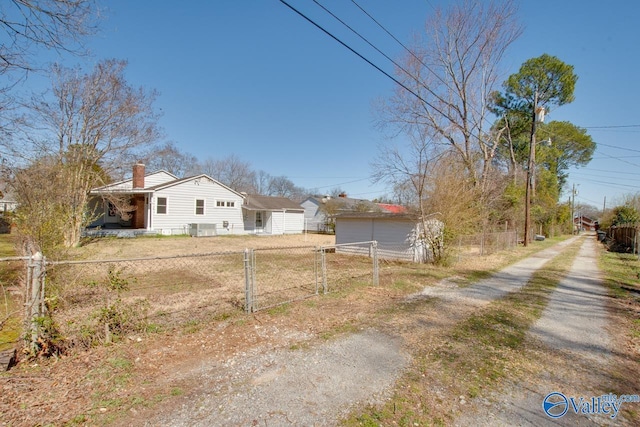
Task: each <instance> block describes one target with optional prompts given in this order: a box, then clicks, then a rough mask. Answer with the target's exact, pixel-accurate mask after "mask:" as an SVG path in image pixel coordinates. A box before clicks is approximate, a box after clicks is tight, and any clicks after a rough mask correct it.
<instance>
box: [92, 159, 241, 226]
mask: <svg viewBox="0 0 640 427" xmlns="http://www.w3.org/2000/svg"><path fill="white" fill-rule="evenodd" d="M144 169H145V168H144V165H143V164H136V165H135V166H134V168H133V176H132V178H131V179H128V180H124V181H120V182H116V183H113V184H109V185H105V186H103V187H99V188H95V189H93V190H91V193H90V194H91V195H92V196H94V198H93V201H92V208H93V211H94V212H95V216H96V219H95V221H93V222H92V223H91V225H90V228H93V229H99V230H105V229H106V230H108V229H119V230H122V229H125V230H132V231H133V233H134V234H144V233H158V234H166V235H170V234H189V233H191V234H193V235H221V234H244V233H245V230H244V221H243V213H242V206H243V203H244V195H242V194H241V193H238V192H237V191H234V190H232V189H231V188H229V187H227V186H225V185H223V184H221V183H220V182H218V181H216V180H215V179H213V178H211V177H209V176H208V175H205V174H201V175H196V176H192V177H187V178H181V179H178V178H177V177H176V176H175V175H172V174H170V173H168V172H166V171H158V172H154V173H151V174H146V175H145V170H144ZM113 196H119V197H120V198H125V199H127V198H128V199H129V200H130V205H131V212H130V213H129V214H122V213H121V212H119V211H118V209H117V208H116V207H115V206H114V205H113V204H112V203H111V202H110V201H109V199H110V197H111V198H112V197H113ZM201 231H205V232H204V233H202V234H201ZM194 233H195V234H194Z"/></svg>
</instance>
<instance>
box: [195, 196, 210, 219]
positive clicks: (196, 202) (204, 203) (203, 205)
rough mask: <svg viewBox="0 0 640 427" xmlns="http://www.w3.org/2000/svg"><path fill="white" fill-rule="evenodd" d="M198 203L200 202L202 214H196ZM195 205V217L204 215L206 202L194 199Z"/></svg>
mask: <svg viewBox="0 0 640 427" xmlns="http://www.w3.org/2000/svg"><path fill="white" fill-rule="evenodd" d="M198 202H202V213H198ZM195 204H196V206H195V215H197V216H201V215H205V212H206V210H205V209H206V205H207V202H206V201H205V199H196V201H195Z"/></svg>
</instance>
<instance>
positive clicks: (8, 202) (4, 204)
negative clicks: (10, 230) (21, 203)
mask: <svg viewBox="0 0 640 427" xmlns="http://www.w3.org/2000/svg"><path fill="white" fill-rule="evenodd" d="M8 187H9V186H8V184H7V183H6V182H0V215H2V214H5V213H7V212H13V211H14V210H15V209H16V207H18V202H16V199H15V197H13V193H11V190H10V189H9V188H8Z"/></svg>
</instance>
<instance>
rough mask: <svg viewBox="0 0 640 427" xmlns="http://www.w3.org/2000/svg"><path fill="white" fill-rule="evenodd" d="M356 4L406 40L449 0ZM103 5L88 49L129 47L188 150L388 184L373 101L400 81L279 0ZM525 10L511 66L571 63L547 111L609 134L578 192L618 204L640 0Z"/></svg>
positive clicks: (362, 187)
mask: <svg viewBox="0 0 640 427" xmlns="http://www.w3.org/2000/svg"><path fill="white" fill-rule="evenodd" d="M288 1H289V3H291V4H292V5H293V6H295V7H296V8H298V9H299V10H301V11H302V12H304V13H305V14H307V15H308V16H309V17H311V18H312V19H314V20H316V21H317V22H318V23H320V24H321V25H323V26H325V27H326V28H327V29H329V30H330V31H331V32H334V33H335V34H336V35H337V36H338V37H340V38H341V39H342V40H344V41H345V42H347V43H348V44H350V45H352V46H353V47H354V48H355V49H356V50H358V51H360V52H361V53H363V54H364V55H365V56H367V57H368V58H369V59H371V60H372V61H373V62H375V63H376V64H377V65H378V66H380V67H381V68H383V69H385V70H386V71H387V72H389V73H391V72H392V70H393V67H392V64H390V63H389V61H387V60H386V59H384V58H383V57H381V56H380V55H379V54H377V53H375V52H374V51H373V50H372V49H371V48H369V47H367V46H365V45H364V44H363V43H362V42H361V41H359V40H357V38H356V37H355V36H354V35H352V34H351V33H350V32H348V30H346V29H344V28H343V27H341V25H340V24H339V23H337V22H336V21H335V20H334V19H333V18H332V17H331V16H329V15H327V14H326V13H325V12H323V11H322V10H321V9H320V8H319V7H318V6H317V5H316V4H314V2H313V1H311V0H288ZM321 3H322V4H323V5H324V6H325V7H327V8H329V9H331V10H332V11H334V12H335V13H336V14H337V15H338V16H340V18H341V19H343V20H344V21H346V22H347V23H349V24H350V25H352V26H353V27H355V28H356V29H357V30H358V31H359V32H361V33H362V34H364V35H366V36H367V37H368V38H369V39H370V40H371V41H372V42H373V43H375V44H376V45H377V46H378V47H379V48H380V49H382V50H383V51H385V53H387V54H388V55H389V56H391V57H394V58H397V57H398V56H399V55H400V54H401V53H402V48H401V47H400V46H399V45H397V44H396V43H395V42H393V40H391V39H390V38H389V37H388V36H387V35H385V34H384V33H383V32H382V31H380V30H379V29H378V28H377V27H375V24H373V23H372V22H371V21H370V20H369V19H368V18H367V17H366V16H365V15H363V14H362V13H361V12H360V11H359V10H358V9H357V8H356V7H355V6H354V5H353V4H352V3H351V2H350V1H347V0H322V1H321ZM358 3H359V4H360V5H361V6H363V7H364V8H365V9H366V10H367V11H368V12H369V13H371V14H372V15H373V16H374V17H375V18H376V19H378V20H379V21H380V22H381V23H382V24H384V25H385V27H387V29H389V30H390V31H391V32H392V33H393V34H394V35H395V36H396V37H397V38H399V39H400V40H402V41H405V42H406V41H408V40H409V38H410V36H411V34H412V33H413V32H416V31H419V30H420V29H421V27H422V25H423V23H424V20H425V18H426V17H427V15H428V14H430V13H432V12H433V7H434V6H436V5H439V4H446V3H447V2H446V1H444V0H442V1H438V0H402V1H388V0H359V1H358ZM104 4H105V8H106V10H105V19H104V20H103V21H102V22H101V32H100V34H99V35H97V36H95V37H93V38H92V39H91V40H90V41H89V43H88V47H89V48H90V49H91V51H92V54H93V56H92V58H88V59H85V60H84V61H85V62H86V63H87V64H88V65H90V64H91V63H92V61H96V60H98V59H102V58H119V59H126V60H128V61H129V68H128V73H127V75H128V78H129V80H130V82H131V83H132V84H134V85H142V86H145V87H147V88H154V89H156V90H158V91H159V92H160V97H159V99H158V102H157V107H158V108H160V109H162V113H163V117H162V119H161V123H160V124H161V126H162V127H163V128H164V130H165V133H166V137H167V139H168V140H171V141H174V142H175V143H176V145H177V146H178V147H179V148H180V149H181V150H183V151H186V152H189V153H192V154H194V155H196V156H198V157H199V158H202V159H204V158H208V157H211V158H214V159H222V158H225V157H228V156H230V155H236V156H237V157H239V158H240V159H242V160H244V161H246V162H249V163H250V164H251V165H252V167H253V168H254V169H255V170H264V171H266V172H267V173H269V174H270V175H273V176H281V175H284V176H287V177H288V178H290V179H291V180H292V181H293V182H295V183H296V184H297V185H299V186H302V187H305V188H317V189H318V190H319V191H320V192H329V191H330V190H331V189H333V188H336V187H340V188H342V189H343V190H345V191H346V192H347V193H348V195H349V196H351V197H358V198H368V199H372V198H375V197H377V196H380V195H382V194H385V193H388V191H387V189H386V188H385V187H384V185H383V184H375V185H374V184H372V183H371V181H370V179H369V177H370V175H371V172H372V171H371V167H370V163H371V161H372V160H373V159H374V157H375V156H376V154H377V152H378V146H379V144H381V143H385V139H384V137H383V135H382V134H381V133H380V132H379V131H378V130H376V129H375V127H374V122H373V120H374V114H373V110H372V108H373V107H372V103H373V102H374V101H375V100H376V99H379V98H384V97H386V96H388V95H390V94H391V92H392V90H393V86H394V83H393V82H392V81H391V80H389V79H388V78H387V77H385V76H384V75H383V74H381V73H380V72H379V71H377V70H375V69H374V68H372V67H371V66H370V65H368V64H366V63H365V62H364V61H363V60H362V59H360V58H358V57H357V56H355V55H354V54H353V53H351V52H349V51H348V50H347V49H345V48H344V47H343V46H341V45H339V44H338V43H337V42H336V41H334V40H332V39H331V38H330V37H328V36H327V35H326V34H324V33H322V32H321V31H320V30H318V29H317V28H315V27H314V26H312V25H311V24H310V23H308V22H306V21H305V20H304V19H303V18H301V17H300V16H298V15H297V14H295V13H294V12H293V11H291V10H290V9H289V8H287V7H286V6H285V5H283V4H282V3H281V2H279V1H278V0H245V1H237V0H216V1H204V0H201V1H182V2H161V1H151V0H147V1H142V0H138V1H130V0H112V1H109V2H104ZM520 18H521V22H522V23H523V25H524V26H525V31H524V34H523V35H522V36H521V37H520V39H519V40H518V41H517V42H516V43H515V44H514V45H513V46H512V47H511V49H510V50H509V52H508V54H507V56H506V58H505V61H504V64H503V65H504V69H503V72H504V77H505V78H506V77H507V76H508V75H509V74H512V73H514V72H516V71H517V70H518V68H519V67H520V65H521V64H522V63H523V62H524V61H525V60H527V59H529V58H532V57H536V56H539V55H541V54H543V53H548V54H551V55H555V56H557V57H559V58H560V59H561V60H563V61H564V62H566V63H568V64H571V65H573V66H574V67H575V72H576V74H578V76H579V79H578V83H577V87H576V92H575V97H576V100H575V101H574V102H573V103H572V104H570V105H567V106H563V107H560V108H558V109H557V110H555V111H553V112H552V113H551V115H550V116H549V119H550V120H568V121H571V122H572V123H574V124H576V125H578V126H582V127H587V128H589V129H588V130H589V133H590V134H591V135H592V136H593V138H594V140H595V141H596V142H598V143H601V144H602V145H600V146H599V147H598V149H597V151H596V153H595V155H594V160H593V161H592V162H591V163H590V164H589V165H588V166H587V167H584V168H581V169H579V170H576V171H572V172H571V175H570V177H569V181H568V182H569V186H572V185H573V184H576V185H577V188H578V191H579V193H578V196H577V198H576V202H581V203H588V204H592V205H594V206H597V207H600V208H601V207H602V205H603V202H604V198H605V197H606V200H607V205H608V206H611V205H612V204H613V203H614V202H616V201H619V200H621V198H622V196H623V195H624V194H626V193H635V192H639V191H640V144H637V141H638V139H639V137H640V126H638V125H640V114H639V110H640V109H639V108H638V105H637V102H638V99H639V98H640V85H639V84H638V82H637V78H638V69H639V68H640V67H639V61H640V59H639V58H640V56H639V55H638V46H639V45H640V30H639V25H638V22H640V3H639V2H630V1H623V0H612V1H610V2H607V3H604V2H601V1H599V2H596V1H592V0H563V1H557V0H554V1H552V0H538V1H521V2H520ZM73 61H75V62H79V61H83V60H82V59H78V58H74V59H73ZM69 65H73V64H69ZM631 125H634V126H635V127H615V128H612V127H610V126H631ZM597 126H603V127H606V128H594V127H597ZM614 147H619V148H614ZM389 194H390V193H389ZM567 198H568V193H566V194H565V195H564V196H563V199H565V200H566V199H567Z"/></svg>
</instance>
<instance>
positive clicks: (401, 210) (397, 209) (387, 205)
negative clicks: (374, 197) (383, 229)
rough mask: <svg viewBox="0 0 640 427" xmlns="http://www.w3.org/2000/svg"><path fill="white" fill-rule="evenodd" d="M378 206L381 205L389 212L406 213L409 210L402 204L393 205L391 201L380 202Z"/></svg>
mask: <svg viewBox="0 0 640 427" xmlns="http://www.w3.org/2000/svg"><path fill="white" fill-rule="evenodd" d="M378 206H380V207H381V208H382V209H383V210H385V211H387V212H391V213H394V214H400V213H406V212H407V208H405V207H404V206H400V205H392V204H390V203H378Z"/></svg>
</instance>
